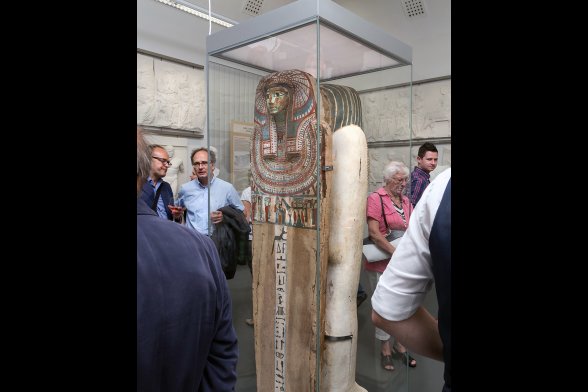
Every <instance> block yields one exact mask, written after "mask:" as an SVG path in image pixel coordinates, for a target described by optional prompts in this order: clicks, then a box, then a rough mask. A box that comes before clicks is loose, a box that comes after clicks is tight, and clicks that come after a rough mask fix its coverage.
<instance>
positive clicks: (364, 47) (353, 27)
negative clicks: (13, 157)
mask: <svg viewBox="0 0 588 392" xmlns="http://www.w3.org/2000/svg"><path fill="white" fill-rule="evenodd" d="M206 79H207V139H208V141H207V143H208V146H209V147H210V148H214V149H216V151H217V164H216V167H218V168H219V169H220V170H219V174H218V176H219V177H220V178H222V179H224V180H225V181H229V182H231V183H232V184H233V185H234V186H235V188H236V190H237V192H239V194H241V193H242V192H243V190H245V189H246V188H247V187H251V205H252V213H251V220H252V226H253V239H252V243H253V267H252V268H253V271H252V280H251V287H250V288H251V290H245V291H240V292H239V293H240V294H239V295H243V296H250V297H251V302H252V305H251V312H252V314H253V320H254V329H253V333H252V334H249V335H247V336H245V335H242V336H239V342H240V346H241V347H246V346H247V347H250V348H251V349H250V351H251V352H254V353H255V355H254V358H250V360H247V359H245V358H244V357H243V356H241V357H240V361H239V362H240V364H239V366H240V369H239V383H240V386H241V388H239V390H240V391H243V390H252V391H254V390H257V391H270V390H272V391H296V392H298V391H351V390H353V391H361V390H364V388H365V389H367V390H370V391H372V390H392V388H393V389H394V390H408V376H407V374H408V373H407V372H408V368H407V367H406V363H403V362H402V361H401V360H400V359H398V361H397V362H396V363H395V365H396V370H395V372H386V371H385V370H383V369H382V368H381V366H380V351H379V347H378V346H377V344H378V343H377V342H376V339H375V338H374V328H373V325H371V320H370V319H369V314H368V313H367V312H366V311H364V312H363V314H361V315H359V314H358V308H357V306H356V293H357V286H358V281H359V279H360V273H361V268H362V267H361V239H362V238H363V237H364V233H365V230H366V229H365V199H366V197H367V195H368V193H369V192H370V191H372V190H374V189H375V188H377V187H379V186H381V185H382V183H381V181H382V179H381V177H382V175H381V172H382V168H383V165H384V163H385V161H386V160H390V159H392V158H394V159H398V160H402V161H403V162H405V163H406V165H407V166H408V167H411V165H412V163H411V147H412V145H411V136H412V134H411V125H412V124H411V123H412V116H411V113H412V49H411V48H410V47H409V46H408V45H406V44H404V43H403V42H401V41H399V40H398V39H396V38H394V37H392V36H391V35H390V34H388V33H385V32H384V31H382V30H380V29H379V28H377V27H376V26H374V25H372V24H370V23H368V22H367V21H365V20H364V19H362V18H360V17H358V16H357V15H354V14H352V13H351V12H349V11H347V10H346V9H344V8H343V7H341V6H339V5H337V4H335V3H333V2H332V1H329V0H300V1H295V2H293V3H290V4H288V5H286V6H284V7H281V8H278V9H275V10H273V11H270V12H267V13H265V14H262V15H260V16H257V17H255V18H253V19H250V20H248V21H246V22H243V23H240V24H238V25H235V26H233V27H231V28H228V29H226V30H223V31H219V32H217V33H215V34H212V35H210V36H208V37H207V63H206ZM392 90H393V91H394V93H393V94H388V95H385V99H381V94H379V93H380V92H382V91H392ZM390 142H394V143H396V144H395V145H394V146H393V147H394V148H390ZM384 151H385V152H384ZM389 158H390V159H389ZM413 163H414V162H413ZM233 314H234V315H235V311H234V313H233ZM240 321H241V320H236V321H235V323H239V322H240ZM240 351H241V353H243V352H247V350H240ZM357 358H363V359H362V360H361V361H360V360H358V359H357ZM365 358H367V359H365ZM391 374H393V376H391ZM246 378H249V380H248V381H245V379H246Z"/></svg>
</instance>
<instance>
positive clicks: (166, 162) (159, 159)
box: [151, 156, 172, 166]
mask: <svg viewBox="0 0 588 392" xmlns="http://www.w3.org/2000/svg"><path fill="white" fill-rule="evenodd" d="M151 158H154V159H157V160H158V161H159V162H161V163H163V164H164V165H168V166H171V165H172V163H171V161H170V160H169V159H163V158H160V157H153V156H152V157H151Z"/></svg>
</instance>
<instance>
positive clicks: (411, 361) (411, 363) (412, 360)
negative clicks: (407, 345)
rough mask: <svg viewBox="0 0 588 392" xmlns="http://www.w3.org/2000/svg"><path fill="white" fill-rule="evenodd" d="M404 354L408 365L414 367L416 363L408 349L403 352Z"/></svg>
mask: <svg viewBox="0 0 588 392" xmlns="http://www.w3.org/2000/svg"><path fill="white" fill-rule="evenodd" d="M404 355H405V356H406V358H407V362H408V366H410V367H411V368H415V367H416V365H417V362H416V359H414V358H413V357H411V355H410V354H409V353H408V351H406V352H405V353H404Z"/></svg>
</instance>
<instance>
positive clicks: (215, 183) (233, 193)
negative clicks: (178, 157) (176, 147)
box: [174, 147, 245, 235]
mask: <svg viewBox="0 0 588 392" xmlns="http://www.w3.org/2000/svg"><path fill="white" fill-rule="evenodd" d="M209 153H210V156H209ZM190 159H191V161H192V167H193V168H194V172H195V174H196V178H194V179H193V180H191V181H189V182H187V183H185V184H182V186H181V187H180V190H179V192H178V199H180V204H181V205H182V206H183V207H186V214H187V215H186V226H188V227H190V228H192V229H194V230H196V231H198V232H200V233H202V234H206V235H212V232H213V229H210V230H209V227H208V220H209V214H208V207H209V206H208V204H209V200H208V199H209V197H208V188H210V211H211V212H210V221H211V222H212V223H213V224H218V223H220V222H222V221H223V213H222V211H219V210H220V209H221V208H222V207H226V206H231V207H233V208H235V209H238V210H240V211H241V212H243V210H244V209H245V206H244V205H243V203H242V202H241V198H240V197H239V193H237V190H236V189H235V187H234V186H233V184H231V183H230V182H227V181H224V180H222V179H220V178H218V177H216V176H215V175H214V169H215V163H216V154H215V153H214V151H212V150H211V151H208V149H207V148H205V147H200V148H197V149H196V150H194V151H192V155H191V156H190ZM180 216H181V213H179V212H178V213H177V216H174V217H175V218H179V217H180Z"/></svg>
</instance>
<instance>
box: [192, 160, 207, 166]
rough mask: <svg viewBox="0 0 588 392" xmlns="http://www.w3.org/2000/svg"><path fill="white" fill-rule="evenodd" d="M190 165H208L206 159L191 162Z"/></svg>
mask: <svg viewBox="0 0 588 392" xmlns="http://www.w3.org/2000/svg"><path fill="white" fill-rule="evenodd" d="M192 166H196V167H198V166H208V161H202V162H192Z"/></svg>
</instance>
